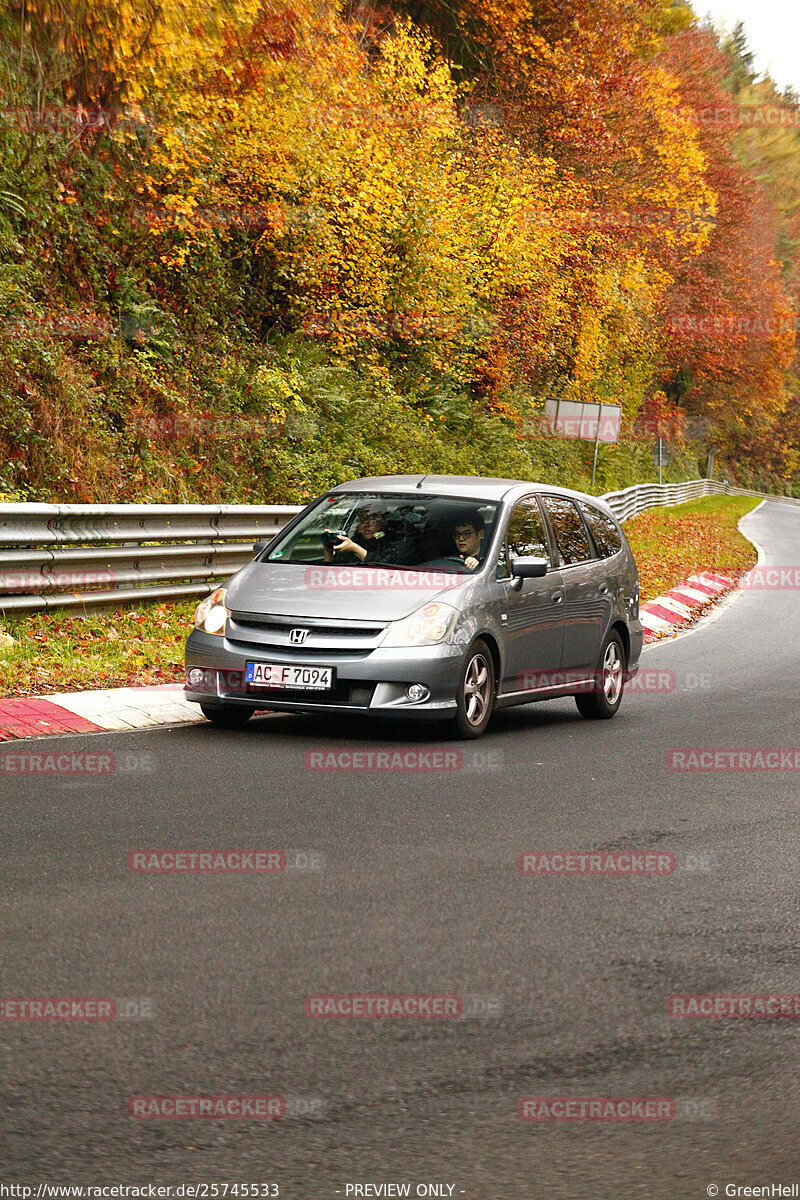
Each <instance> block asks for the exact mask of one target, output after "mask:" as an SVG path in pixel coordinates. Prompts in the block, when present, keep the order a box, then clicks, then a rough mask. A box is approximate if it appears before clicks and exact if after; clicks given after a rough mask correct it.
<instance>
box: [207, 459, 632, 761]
mask: <svg viewBox="0 0 800 1200" xmlns="http://www.w3.org/2000/svg"><path fill="white" fill-rule="evenodd" d="M254 553H255V558H254V560H253V561H252V562H251V563H249V564H248V565H247V566H246V567H243V568H242V569H241V570H240V571H237V572H236V574H235V575H233V576H232V577H231V579H229V580H228V582H227V583H226V584H224V585H223V586H221V587H219V588H217V589H216V590H215V591H214V592H212V593H211V595H210V596H208V597H206V599H204V600H203V601H202V602H201V603H200V604H199V606H198V608H197V611H196V613H195V628H194V629H193V631H192V633H191V634H190V635H189V638H188V639H187V642H186V688H185V694H186V698H187V699H188V700H192V701H195V702H196V703H198V704H199V705H200V707H201V709H202V711H203V713H204V714H205V716H206V717H207V718H208V719H209V721H211V722H213V723H214V724H215V725H221V726H224V727H227V728H235V727H238V726H240V725H244V724H245V723H246V722H247V720H248V719H249V718H250V716H252V714H253V713H254V712H255V711H256V710H258V709H273V710H279V711H292V712H305V713H323V712H332V713H340V714H341V713H351V714H357V715H361V716H376V717H406V718H418V719H419V718H422V719H426V720H429V721H430V720H432V719H442V720H447V721H448V722H449V725H450V732H451V733H452V734H454V735H456V736H458V737H462V738H475V737H479V736H480V735H481V734H482V733H483V732H484V730H485V729H486V727H487V725H488V724H489V721H490V719H491V716H492V713H493V711H494V710H495V709H498V708H505V707H507V706H509V705H512V704H527V703H529V702H531V701H536V700H549V699H552V698H554V697H556V696H567V695H572V696H574V697H575V701H576V704H577V706H578V709H579V711H580V712H581V714H582V715H583V716H585V717H597V718H607V717H613V716H614V714H615V713H616V712H617V710H618V709H619V706H620V702H621V700H622V694H623V690H624V686H625V682H626V680H628V679H629V678H630V677H631V676H632V675H633V674H635V672H636V671H637V670H638V665H639V655H640V653H641V649H642V640H643V636H642V626H641V622H640V621H639V576H638V572H637V569H636V563H635V562H634V559H633V555H632V554H631V551H630V548H629V546H628V543H627V541H626V540H625V535H624V534H623V532H622V530H621V529H620V527H619V525H618V523H617V521H616V520H615V519H614V516H613V515H612V513H611V510H610V509H609V508H608V507H607V505H605V504H604V503H603V501H602V500H598V499H596V498H595V497H593V496H587V495H584V494H582V493H580V492H573V491H568V490H567V489H566V488H559V487H550V486H547V485H544V484H542V485H540V484H535V483H526V482H524V481H520V480H514V479H488V478H487V479H482V478H473V477H470V476H451V475H390V476H381V477H376V478H372V479H356V480H353V481H352V482H350V483H343V484H340V485H339V486H338V487H335V488H333V489H332V490H331V491H330V492H328V493H327V494H326V495H324V496H322V497H321V498H320V499H318V500H315V501H313V503H311V504H309V505H308V507H307V508H305V509H304V510H303V512H301V513H299V514H298V515H297V516H296V517H295V518H294V519H293V520H292V521H290V522H289V524H288V525H286V526H285V527H284V528H283V529H282V530H281V531H280V533H278V534H277V535H276V536H275V537H274V538H273V539H272V540H271V541H269V542H263V543H261V542H259V543H257V544H256V545H255V547H254Z"/></svg>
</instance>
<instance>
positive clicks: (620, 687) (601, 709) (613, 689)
mask: <svg viewBox="0 0 800 1200" xmlns="http://www.w3.org/2000/svg"><path fill="white" fill-rule="evenodd" d="M624 672H625V650H624V648H623V645H622V638H621V637H620V636H619V634H618V633H617V632H616V631H615V630H612V631H611V633H609V634H608V636H607V638H606V640H605V642H604V643H603V649H602V651H601V652H600V663H599V665H598V668H597V673H596V675H595V685H594V690H593V691H591V692H588V693H587V692H582V693H581V694H580V695H578V696H576V697H575V703H576V704H577V706H578V712H579V713H580V714H581V716H582V717H587V718H588V719H589V720H600V721H603V720H608V719H609V718H610V717H613V716H615V715H616V713H617V710H618V709H619V706H620V704H621V703H622V693H623V691H624V690H625V678H624Z"/></svg>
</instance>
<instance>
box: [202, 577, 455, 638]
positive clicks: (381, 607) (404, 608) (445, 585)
mask: <svg viewBox="0 0 800 1200" xmlns="http://www.w3.org/2000/svg"><path fill="white" fill-rule="evenodd" d="M456 581H457V582H456ZM472 582H473V577H470V576H454V575H450V576H448V575H446V573H445V572H444V571H427V572H426V571H420V572H416V571H401V570H399V569H397V568H394V567H383V568H378V567H370V568H366V567H339V566H335V567H334V566H331V567H327V566H326V567H317V566H303V565H301V564H294V563H274V562H270V563H264V562H252V563H250V564H249V565H248V566H246V567H243V568H242V570H241V571H238V572H237V573H236V574H235V575H234V576H233V577H232V578H231V579H230V580H229V582H228V584H227V588H228V594H227V597H226V600H225V603H226V605H227V607H228V608H229V609H231V611H233V612H249V613H269V614H271V615H273V616H280V617H314V618H319V619H324V620H327V619H331V618H332V619H334V620H342V621H347V620H350V621H374V622H376V623H385V622H387V621H397V620H399V619H400V618H401V617H405V616H408V614H409V613H412V612H414V610H415V609H417V608H419V607H420V605H422V604H426V603H427V602H428V601H430V600H433V599H439V598H440V599H442V600H444V601H445V602H446V603H448V604H452V605H453V606H454V607H455V608H458V607H459V606H460V605H461V604H462V603H463V600H464V592H465V589H466V588H467V587H468V586H469V585H470V583H472ZM369 583H372V586H371V587H370V586H366V585H368V584H369ZM454 583H455V586H454ZM362 584H363V585H365V586H362Z"/></svg>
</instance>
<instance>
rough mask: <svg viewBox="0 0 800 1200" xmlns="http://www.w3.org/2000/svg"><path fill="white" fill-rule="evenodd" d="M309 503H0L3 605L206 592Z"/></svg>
mask: <svg viewBox="0 0 800 1200" xmlns="http://www.w3.org/2000/svg"><path fill="white" fill-rule="evenodd" d="M719 493H729V494H732V495H742V496H763V497H764V499H773V500H775V499H781V500H785V501H787V502H788V503H791V504H800V500H793V499H791V498H790V497H785V496H784V497H780V496H771V497H770V496H765V495H764V493H762V492H748V491H745V490H744V489H742V488H734V487H730V486H729V485H727V484H722V483H717V482H715V481H713V480H709V479H695V480H692V481H691V482H689V483H665V484H649V483H644V484H636V485H635V486H634V487H629V488H624V489H623V490H622V491H619V492H608V493H606V495H605V496H603V497H602V499H603V500H605V502H606V503H607V504H608V505H609V507H610V508H611V510H612V512H613V513H614V514H615V516H616V517H617V519H618V520H619V521H627V520H629V519H630V518H631V517H633V516H636V514H637V513H640V512H643V511H644V510H645V509H647V508H653V507H654V506H656V505H668V504H683V503H684V502H685V501H687V500H695V499H697V498H698V497H700V496H708V495H712V494H719ZM301 511H302V505H295V504H282V505H279V504H263V505H258V504H220V505H215V504H109V505H105V504H0V611H5V612H37V611H42V610H44V609H50V608H81V609H86V608H100V607H103V606H106V605H109V604H130V603H135V602H141V601H143V600H144V601H149V600H166V599H174V598H177V597H181V596H185V597H187V598H188V597H192V596H202V595H204V594H205V593H206V592H208V591H210V590H211V589H212V588H213V586H214V584H215V583H216V582H217V581H218V580H219V579H226V578H227V577H228V576H229V575H232V574H233V572H234V571H236V570H238V568H239V567H242V566H244V565H245V563H247V562H249V561H250V559H251V558H252V552H253V543H254V542H256V541H258V540H259V539H260V538H269V537H272V536H273V535H274V534H276V533H277V532H278V530H279V529H281V528H282V527H283V526H284V525H285V524H286V523H287V522H288V521H289V520H291V518H292V517H293V516H294V515H295V514H296V513H298V512H301Z"/></svg>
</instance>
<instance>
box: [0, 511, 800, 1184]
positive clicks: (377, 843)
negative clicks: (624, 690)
mask: <svg viewBox="0 0 800 1200" xmlns="http://www.w3.org/2000/svg"><path fill="white" fill-rule="evenodd" d="M744 529H745V531H746V532H747V533H748V535H749V536H750V537H751V538H753V539H754V540H755V541H756V542H758V543H759V545H760V546H762V547H763V550H764V555H765V563H766V564H767V565H783V566H786V565H790V564H791V565H800V511H799V510H798V509H797V508H795V507H792V506H790V505H782V504H780V503H767V504H764V505H762V506H760V507H759V509H758V510H756V511H755V512H754V513H752V514H750V515H749V516H748V517H747V518H746V519H745V524H744ZM642 664H643V668H644V669H645V674H646V676H647V678H648V680H649V684H648V686H652V687H653V689H654V690H652V691H645V690H640V691H634V692H630V693H629V694H628V695H626V697H625V699H624V702H623V707H622V709H621V711H620V714H619V716H618V717H617V718H616V719H615V720H614V721H613V722H586V721H583V720H582V719H581V718H580V717H579V716H578V714H577V712H576V709H575V706H574V704H573V702H572V701H570V700H563V701H557V702H553V703H550V704H547V705H541V706H530V707H528V708H521V709H513V710H510V711H506V712H505V713H502V714H500V715H499V716H498V717H497V719H496V722H495V725H494V726H493V728H492V730H491V731H490V732H489V734H488V735H487V737H486V738H485V739H483V740H482V741H481V742H480V743H478V744H477V745H474V746H468V745H466V744H464V743H459V744H456V743H449V742H442V741H437V740H436V738H435V736H433V735H432V734H431V731H427V730H416V729H414V728H410V729H396V728H395V727H389V728H386V727H383V726H381V727H377V728H373V727H371V726H368V727H362V726H353V725H347V724H341V725H338V724H337V725H323V724H322V723H321V722H320V721H319V720H317V719H316V718H315V719H312V718H308V719H306V718H299V717H293V716H271V717H264V718H262V719H260V720H258V721H256V722H253V723H252V725H251V727H249V728H248V729H247V730H246V731H243V732H241V733H226V732H222V731H217V730H214V729H212V728H210V727H206V726H197V727H186V728H180V729H164V730H153V731H142V732H140V733H131V734H116V733H114V734H104V735H93V736H91V737H68V738H60V739H58V740H57V742H56V741H53V740H50V741H48V742H45V741H38V742H37V743H36V748H37V749H40V750H41V749H42V748H44V747H47V749H48V750H52V748H53V747H54V746H57V747H58V749H59V751H62V750H69V751H70V752H73V751H74V752H75V753H76V754H78V755H79V754H80V752H82V751H87V750H88V749H89V748H90V747H91V751H92V752H94V753H97V752H98V747H102V750H103V752H104V753H107V754H109V755H113V756H114V760H115V767H116V769H115V770H114V771H113V772H111V773H109V774H105V775H87V774H81V773H76V774H73V775H67V776H60V777H53V776H48V775H44V774H21V775H14V776H11V775H9V774H8V773H4V774H3V775H0V788H2V801H3V802H2V811H1V815H0V860H1V866H2V877H3V880H4V887H3V917H2V924H3V929H4V938H3V941H4V950H3V951H2V955H3V959H4V967H3V973H2V995H3V996H4V997H45V996H71V997H80V996H95V997H113V998H115V999H117V1000H118V1001H121V1000H128V1001H129V1002H133V1004H131V1005H129V1009H130V1011H133V1007H134V1004H135V1005H138V1006H139V1010H140V1011H141V1010H142V1009H144V1011H145V1012H148V1011H149V1012H151V1013H152V1015H150V1016H144V1017H140V1018H134V1017H132V1018H130V1019H122V1018H121V1017H119V1018H117V1019H114V1020H111V1021H108V1022H70V1023H67V1022H60V1021H52V1022H36V1021H18V1020H2V1021H0V1036H1V1037H2V1056H3V1057H2V1064H3V1065H2V1072H1V1073H0V1093H2V1103H3V1109H4V1112H5V1120H4V1126H5V1136H4V1139H3V1148H2V1151H0V1153H2V1156H3V1160H4V1169H3V1171H2V1172H0V1179H3V1180H5V1181H7V1182H11V1183H18V1184H19V1183H30V1182H33V1183H34V1184H37V1183H39V1182H40V1181H47V1182H51V1183H71V1184H114V1183H120V1184H143V1183H147V1182H151V1183H156V1184H173V1185H175V1184H180V1183H182V1182H196V1181H200V1180H204V1181H207V1182H209V1183H220V1184H221V1183H222V1182H226V1181H227V1182H230V1183H233V1182H248V1183H254V1182H267V1181H270V1182H275V1183H277V1184H278V1185H279V1187H280V1195H281V1196H284V1197H289V1198H291V1197H298V1198H303V1200H305V1198H308V1200H323V1198H327V1197H331V1198H333V1197H335V1196H337V1195H340V1196H342V1197H344V1196H345V1195H346V1194H348V1193H347V1190H346V1189H347V1186H348V1185H350V1186H351V1187H353V1186H354V1185H366V1184H373V1185H378V1184H381V1183H403V1182H407V1183H409V1184H410V1185H411V1187H410V1193H409V1194H411V1195H415V1194H417V1193H416V1191H415V1188H416V1187H417V1185H422V1184H425V1185H429V1184H436V1185H442V1190H441V1191H440V1192H439V1193H438V1194H443V1195H449V1194H452V1195H453V1196H456V1197H457V1196H461V1195H463V1196H465V1197H476V1198H478V1197H488V1196H493V1197H501V1198H503V1200H517V1198H520V1200H522V1198H523V1197H524V1198H530V1197H536V1196H549V1197H564V1198H567V1197H569V1198H574V1197H587V1198H589V1197H592V1198H595V1200H599V1198H606V1197H608V1198H612V1197H613V1198H617V1197H623V1196H624V1197H632V1196H633V1197H635V1196H648V1197H649V1196H663V1197H669V1198H672V1197H676V1198H683V1197H687V1198H689V1197H699V1196H705V1195H707V1194H713V1193H709V1192H707V1188H708V1187H709V1185H711V1186H712V1187H713V1186H717V1187H719V1189H720V1192H719V1194H720V1195H725V1187H726V1185H727V1184H735V1185H740V1186H743V1185H751V1186H752V1185H763V1184H766V1183H783V1184H790V1183H796V1182H800V1149H799V1148H798V1113H800V1082H799V1080H798V1071H797V1068H798V1065H799V1064H800V1051H799V1050H798V1038H800V1023H798V1020H793V1019H786V1018H784V1019H764V1020H758V1019H697V1020H690V1019H676V1018H674V1017H671V1016H668V1014H667V1001H668V998H669V997H670V996H672V995H675V994H680V995H686V994H698V993H702V994H734V993H736V994H740V993H741V994H752V993H759V994H763V993H800V970H799V969H798V962H799V960H800V930H799V928H798V892H799V891H800V888H799V886H798V878H799V877H800V876H799V874H798V865H799V864H798V846H799V845H800V842H799V841H798V835H799V833H800V770H799V771H793V772H791V771H787V770H783V771H781V770H777V771H770V770H759V771H742V770H727V771H712V772H704V771H694V770H689V771H676V770H672V769H670V767H669V759H668V756H669V754H670V752H671V751H673V750H675V749H678V750H679V751H682V752H685V751H686V750H687V749H689V748H699V749H704V750H706V751H708V750H709V749H714V748H725V749H728V750H731V749H740V750H742V749H744V750H754V749H755V748H758V747H762V748H773V749H774V748H783V749H784V750H787V749H791V748H796V749H798V752H799V753H800V686H798V665H799V664H800V590H797V589H791V588H776V589H774V590H767V589H764V590H761V589H758V590H756V589H752V590H748V591H745V592H743V593H742V594H741V595H739V596H738V597H737V598H736V600H735V601H734V602H733V603H732V604H730V605H729V606H728V607H726V608H725V609H724V610H723V611H721V612H720V613H719V614H718V615H715V616H714V617H713V618H712V619H711V620H706V621H704V622H703V623H702V624H701V625H700V626H699V627H698V628H697V629H696V631H693V632H691V633H689V634H688V635H685V636H682V637H679V638H677V639H675V640H674V641H670V642H667V643H659V644H657V645H655V646H653V647H651V648H649V649H648V650H647V651H646V652H645V654H644V656H643V659H642ZM32 746H33V743H26V747H25V749H26V751H30V750H31V748H32ZM342 750H344V751H352V750H359V751H372V752H375V751H379V750H383V751H386V750H391V751H392V752H393V753H397V754H400V753H403V754H407V753H408V752H409V751H410V752H411V753H412V756H413V755H416V756H417V760H416V765H417V766H419V767H420V768H421V769H418V770H405V771H397V770H389V771H387V770H367V769H359V770H346V769H341V770H337V771H332V770H310V769H308V766H307V762H308V761H310V760H309V759H308V755H309V752H312V751H314V752H319V751H326V752H327V751H334V752H339V751H342ZM428 751H439V752H441V751H447V752H449V753H450V758H449V759H447V760H445V761H446V765H448V766H450V767H452V768H453V769H449V770H435V769H428V768H429V767H430V766H431V765H432V763H431V760H430V759H428V760H427V761H426V758H425V752H428ZM454 755H462V756H463V757H462V758H461V759H458V758H457V757H453V756H454ZM315 761H318V760H315ZM322 761H323V762H325V761H327V758H323V760H322ZM365 761H367V760H365ZM408 761H409V762H413V761H414V760H413V757H411V758H408ZM678 761H680V760H678ZM683 761H684V762H687V761H688V762H691V761H693V760H691V759H684V760H683ZM799 761H800V760H799ZM673 762H674V760H673ZM433 765H435V762H434V763H433ZM213 847H226V848H278V849H281V850H285V851H287V852H289V861H290V862H291V863H293V864H294V866H293V869H291V870H286V871H283V872H279V873H275V874H269V875H263V874H262V875H259V874H252V873H251V874H228V875H220V874H215V875H209V874H200V873H193V874H192V873H182V874H167V875H154V874H145V873H141V872H135V871H131V870H130V869H129V867H128V855H129V853H130V851H131V850H134V849H137V848H139V849H141V848H173V849H174V848H184V849H197V848H213ZM543 851H549V852H554V853H558V852H564V851H576V852H581V851H585V852H588V851H594V852H597V851H602V852H604V853H605V852H607V851H614V852H638V853H644V852H646V851H657V852H659V853H661V854H664V855H674V864H675V869H674V870H672V871H671V872H670V873H668V874H663V875H657V876H651V877H636V878H631V877H609V876H606V875H600V876H598V875H580V876H574V877H568V878H564V877H552V876H546V875H536V876H531V875H525V874H522V873H521V872H520V871H519V870H518V866H517V859H518V855H519V854H521V853H525V852H543ZM300 852H303V853H305V855H306V857H305V858H303V857H302V854H301V853H300ZM313 854H316V855H317V856H319V857H318V858H317V859H316V860H315V859H314V858H313V857H311V856H312V855H313ZM672 861H673V860H670V862H672ZM320 865H321V868H322V869H319V867H320ZM315 867H316V868H317V869H314V868H315ZM303 868H307V869H303ZM323 993H332V994H350V993H359V994H362V993H373V994H375V993H379V994H390V993H391V994H421V993H426V994H430V993H433V994H447V995H456V996H459V997H466V998H467V1004H470V1003H471V1004H473V1006H476V1005H477V1007H480V1004H479V1003H478V1002H477V1001H475V1000H474V999H470V998H475V997H479V998H482V1001H483V1003H484V1005H485V1006H486V1008H487V1010H488V1012H487V1015H476V1016H469V1017H459V1018H457V1019H429V1020H428V1019H402V1018H400V1019H365V1020H355V1019H353V1020H348V1019H327V1020H325V1019H314V1018H311V1017H309V1016H307V1015H306V1011H305V998H306V997H307V996H310V995H320V994H323ZM148 1004H149V1006H150V1008H149V1009H148V1007H147V1005H148ZM120 1007H122V1006H120ZM152 1094H158V1095H175V1094H180V1095H220V1094H225V1095H241V1094H244V1095H263V1094H269V1095H273V1096H274V1095H277V1096H282V1097H285V1098H286V1099H287V1102H288V1103H289V1106H290V1109H289V1111H290V1115H287V1116H286V1117H285V1118H284V1119H282V1120H273V1121H268V1120H253V1119H245V1120H241V1119H240V1120H233V1119H230V1120H221V1119H220V1120H202V1119H196V1120H142V1119H135V1118H132V1117H131V1116H129V1115H128V1111H127V1102H128V1098H129V1097H130V1096H131V1095H152ZM531 1096H538V1097H559V1098H561V1099H564V1098H569V1097H572V1098H577V1097H614V1098H624V1097H660V1098H667V1099H669V1100H671V1101H673V1102H674V1107H673V1108H672V1109H671V1110H670V1112H673V1113H674V1116H672V1118H671V1119H669V1120H661V1121H619V1122H615V1123H610V1122H597V1121H569V1122H565V1121H560V1120H550V1121H541V1120H540V1121H522V1120H520V1118H519V1116H518V1115H517V1112H518V1102H519V1100H520V1099H521V1098H524V1097H531ZM304 1114H305V1115H304ZM443 1185H447V1186H451V1185H452V1189H453V1190H452V1192H448V1191H447V1190H446V1187H445V1186H443ZM220 1194H221V1192H220ZM349 1194H350V1195H354V1194H361V1195H369V1194H372V1195H375V1194H379V1193H376V1192H372V1193H370V1192H364V1191H362V1192H361V1193H354V1192H353V1191H352V1190H351V1191H350V1192H349ZM384 1194H387V1193H386V1192H385V1191H384ZM389 1194H390V1193H389ZM420 1194H422V1193H420ZM428 1194H434V1195H435V1194H437V1193H436V1192H429V1193H428Z"/></svg>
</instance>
